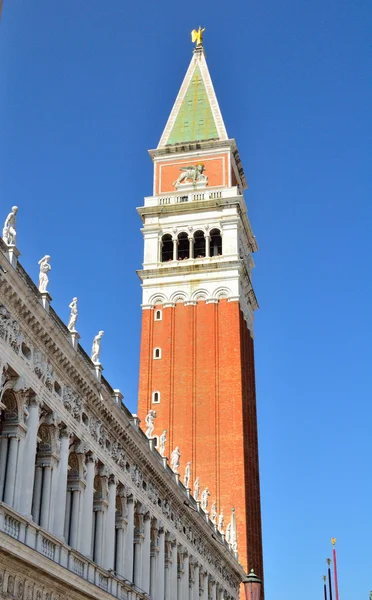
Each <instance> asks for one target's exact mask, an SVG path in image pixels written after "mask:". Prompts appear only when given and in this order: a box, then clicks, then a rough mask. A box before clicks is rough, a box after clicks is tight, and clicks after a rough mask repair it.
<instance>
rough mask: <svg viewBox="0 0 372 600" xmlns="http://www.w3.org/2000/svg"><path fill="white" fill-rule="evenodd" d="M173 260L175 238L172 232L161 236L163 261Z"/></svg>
mask: <svg viewBox="0 0 372 600" xmlns="http://www.w3.org/2000/svg"><path fill="white" fill-rule="evenodd" d="M170 260H173V240H172V236H171V235H170V233H166V234H165V235H163V237H162V238H161V262H168V261H170Z"/></svg>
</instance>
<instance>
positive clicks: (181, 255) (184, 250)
mask: <svg viewBox="0 0 372 600" xmlns="http://www.w3.org/2000/svg"><path fill="white" fill-rule="evenodd" d="M177 258H178V260H184V259H185V258H190V242H189V236H188V235H187V233H186V232H185V231H183V232H182V233H179V234H178V255H177Z"/></svg>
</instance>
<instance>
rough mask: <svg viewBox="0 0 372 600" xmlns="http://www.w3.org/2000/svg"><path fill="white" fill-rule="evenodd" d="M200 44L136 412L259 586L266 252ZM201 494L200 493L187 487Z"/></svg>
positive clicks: (180, 100) (156, 209)
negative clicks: (257, 343) (259, 268)
mask: <svg viewBox="0 0 372 600" xmlns="http://www.w3.org/2000/svg"><path fill="white" fill-rule="evenodd" d="M196 33H200V36H199V38H195V41H196V42H197V45H196V47H195V49H194V52H193V56H192V59H191V62H190V65H189V68H188V70H187V72H186V75H185V78H184V80H183V83H182V85H181V88H180V90H179V93H178V96H177V98H176V101H175V104H174V106H173V108H172V111H171V113H170V116H169V119H168V122H167V124H166V126H165V129H164V132H163V134H162V136H161V139H160V142H159V145H158V147H157V148H156V149H155V150H150V156H151V158H152V160H153V164H154V188H153V195H152V196H150V197H147V198H145V202H144V206H142V207H141V208H138V212H139V214H140V216H141V219H142V222H143V228H142V232H143V236H144V262H143V268H142V270H141V271H139V272H138V275H139V277H140V279H141V282H142V294H143V296H142V297H143V299H142V336H141V357H140V381H139V407H138V412H139V416H140V418H141V420H142V424H143V425H144V422H145V417H146V415H147V414H148V413H149V411H150V410H151V409H152V410H155V411H156V419H155V432H154V434H155V435H156V436H157V437H158V438H159V436H160V435H161V434H162V432H163V431H164V430H166V432H167V433H166V435H167V441H166V447H165V456H168V457H170V455H171V452H172V450H173V449H174V448H175V447H176V446H178V447H179V449H180V452H181V466H180V475H181V481H182V480H183V474H184V469H185V466H186V464H187V463H188V462H191V478H192V483H193V482H194V481H195V479H196V478H197V477H198V478H199V481H200V489H201V491H202V490H203V489H205V488H206V487H208V489H209V492H210V497H209V510H210V507H211V506H212V504H213V503H214V502H217V511H218V513H221V510H223V512H224V515H225V527H226V524H227V522H228V520H229V518H230V517H229V516H230V514H231V509H232V507H234V508H235V514H236V526H237V551H238V554H239V561H240V562H242V564H243V565H244V566H245V567H246V568H249V569H251V568H254V569H255V571H256V573H257V574H258V575H259V576H260V577H262V575H263V572H262V540H261V515H260V486H259V463H258V440H257V418H256V394H255V372H254V344H253V315H254V311H255V309H256V308H257V301H256V296H255V293H254V290H253V287H252V282H251V273H252V268H253V266H254V262H253V258H252V255H253V253H254V252H255V251H256V250H257V244H256V240H255V237H254V235H253V233H252V229H251V225H250V222H249V219H248V215H247V207H246V204H245V201H244V197H243V191H244V190H245V189H246V188H247V185H246V180H245V176H244V171H243V167H242V164H241V161H240V157H239V153H238V150H237V147H236V143H235V140H234V139H231V138H229V137H228V135H227V132H226V129H225V125H224V122H223V119H222V115H221V111H220V108H219V105H218V101H217V97H216V94H215V91H214V88H213V84H212V80H211V77H210V74H209V70H208V66H207V63H206V59H205V55H204V50H203V46H202V41H201V32H200V30H199V32H196ZM190 487H192V486H190Z"/></svg>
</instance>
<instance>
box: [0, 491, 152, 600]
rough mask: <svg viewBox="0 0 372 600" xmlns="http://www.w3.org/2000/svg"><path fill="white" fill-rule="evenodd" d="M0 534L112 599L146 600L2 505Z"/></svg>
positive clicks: (0, 505)
mask: <svg viewBox="0 0 372 600" xmlns="http://www.w3.org/2000/svg"><path fill="white" fill-rule="evenodd" d="M0 532H3V533H5V534H7V535H9V536H11V537H12V538H14V539H16V540H18V541H19V542H21V543H22V544H25V545H26V546H28V547H29V548H32V549H33V550H35V551H36V552H39V553H40V554H42V555H44V556H46V557H47V558H49V559H50V560H53V561H54V562H55V563H57V564H59V565H60V566H61V567H64V568H65V569H68V570H69V571H71V572H72V573H75V575H78V576H79V577H81V578H82V579H84V580H85V581H87V582H89V583H91V584H93V585H96V586H97V587H99V588H100V589H102V590H104V591H105V592H107V593H109V594H111V595H112V596H113V597H114V598H120V600H122V599H123V598H124V599H125V598H130V600H148V599H149V596H148V594H146V593H145V592H143V591H142V590H139V589H138V588H136V586H134V584H132V583H130V582H129V581H127V580H124V578H121V577H116V576H115V575H113V573H112V572H111V571H110V572H108V571H105V570H104V569H102V568H101V567H99V566H98V565H96V564H95V563H94V562H92V561H91V560H89V559H88V558H86V557H85V556H83V555H82V554H80V553H79V552H77V551H76V550H74V549H73V548H70V546H68V545H67V544H65V543H64V542H62V541H61V540H59V539H58V538H56V537H54V536H53V535H51V534H50V533H48V532H46V531H45V530H44V529H42V528H41V527H39V526H38V525H36V524H35V523H32V522H30V521H28V520H26V519H25V518H23V517H22V516H21V515H19V514H18V513H17V512H15V511H14V510H12V509H11V508H9V507H8V506H7V505H5V504H4V503H3V502H0Z"/></svg>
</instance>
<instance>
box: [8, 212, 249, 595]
mask: <svg viewBox="0 0 372 600" xmlns="http://www.w3.org/2000/svg"><path fill="white" fill-rule="evenodd" d="M9 227H10V226H9ZM12 227H13V229H14V237H13V238H12V239H10V238H9V237H7V233H8V230H6V231H5V233H4V232H3V237H4V239H6V240H7V241H8V242H9V244H6V243H5V242H4V241H3V240H0V376H1V380H0V415H1V416H0V596H1V597H4V598H17V599H19V600H22V599H23V600H57V599H58V600H67V599H68V600H72V599H76V600H80V599H83V598H97V599H100V600H104V599H107V600H109V599H110V598H120V599H123V600H139V599H145V598H146V599H149V598H151V599H152V600H196V598H203V600H222V599H224V600H232V599H237V598H238V597H239V585H240V582H241V581H242V579H243V578H244V571H243V569H242V567H241V566H240V565H239V563H238V562H237V556H236V554H234V552H233V548H232V547H231V546H229V545H228V544H227V543H226V541H225V538H224V535H223V534H221V533H220V532H219V530H218V527H217V524H216V522H214V523H213V522H212V521H211V520H210V519H209V516H208V513H205V512H204V511H202V510H201V507H200V503H199V502H196V501H195V499H194V498H193V497H192V496H191V494H190V490H188V489H186V488H185V487H184V486H183V484H182V483H181V482H180V478H179V475H178V474H177V473H174V472H173V471H172V470H171V468H170V466H169V465H168V460H167V458H166V457H163V456H162V455H161V454H160V453H159V452H158V451H157V450H156V447H155V440H154V439H148V438H147V437H146V436H145V435H144V433H143V432H142V430H141V428H140V427H139V419H138V418H137V417H136V416H135V415H132V414H131V413H130V412H129V411H128V410H127V409H126V407H125V406H124V404H123V402H122V398H123V396H122V394H121V393H120V391H119V390H117V389H113V388H112V387H111V386H110V384H109V383H108V382H107V381H106V380H105V379H104V377H103V376H102V368H101V364H100V362H99V344H98V346H97V344H96V345H94V347H93V350H92V358H94V360H91V359H90V358H89V357H88V355H87V354H86V353H85V351H84V350H83V349H82V347H81V346H80V345H78V337H79V335H78V333H77V331H76V329H75V324H76V317H77V299H76V298H75V299H74V301H73V302H72V305H70V308H71V311H72V313H71V318H70V323H69V327H66V325H65V324H64V323H63V322H62V321H61V319H60V318H59V317H58V315H57V314H56V313H55V312H54V310H53V308H52V306H51V297H50V295H49V293H48V291H47V287H48V281H47V279H48V278H47V272H48V270H46V269H45V260H44V259H46V258H48V260H49V258H50V257H44V258H43V259H42V261H44V262H42V261H40V273H41V275H40V281H39V288H37V287H36V285H35V284H34V283H33V282H32V280H31V279H30V277H29V276H28V274H27V273H26V272H25V270H24V269H23V268H22V266H21V264H20V263H19V262H18V255H19V252H18V250H17V248H16V246H15V219H14V223H13V225H12ZM47 262H48V261H47ZM42 268H43V269H44V270H43V271H42ZM42 275H45V276H46V279H45V277H42ZM74 310H75V311H76V312H73V311H74ZM102 335H103V332H100V333H99V334H98V336H96V338H95V342H96V341H97V338H98V341H99V340H100V337H102Z"/></svg>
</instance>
